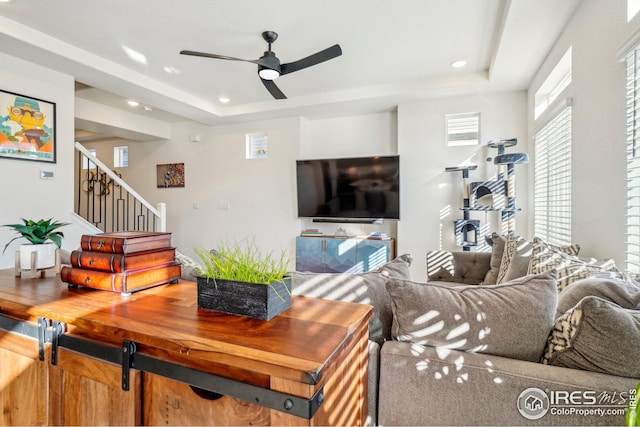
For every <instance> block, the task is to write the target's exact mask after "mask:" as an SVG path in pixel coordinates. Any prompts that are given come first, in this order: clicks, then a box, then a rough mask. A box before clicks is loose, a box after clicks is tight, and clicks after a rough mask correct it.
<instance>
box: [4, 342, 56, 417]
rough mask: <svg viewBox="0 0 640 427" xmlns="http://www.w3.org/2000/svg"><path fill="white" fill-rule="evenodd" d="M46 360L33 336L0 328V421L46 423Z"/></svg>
mask: <svg viewBox="0 0 640 427" xmlns="http://www.w3.org/2000/svg"><path fill="white" fill-rule="evenodd" d="M46 354H47V360H44V361H40V360H39V359H38V343H37V341H36V340H34V339H31V338H26V337H24V336H20V335H16V334H13V333H9V332H6V331H2V330H0V408H2V411H1V412H0V425H3V426H12V425H18V426H23V425H24V426H27V425H29V426H33V425H46V424H47V389H48V387H47V366H48V352H47V353H46Z"/></svg>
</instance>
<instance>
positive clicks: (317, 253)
mask: <svg viewBox="0 0 640 427" xmlns="http://www.w3.org/2000/svg"><path fill="white" fill-rule="evenodd" d="M393 258H395V240H394V239H386V240H377V239H370V238H367V237H348V238H345V237H336V236H324V235H321V236H317V237H316V236H312V237H308V236H298V237H296V270H297V271H311V272H316V273H364V272H366V271H371V270H374V269H376V268H378V267H381V266H382V265H384V264H386V263H387V262H389V261H391V260H392V259H393Z"/></svg>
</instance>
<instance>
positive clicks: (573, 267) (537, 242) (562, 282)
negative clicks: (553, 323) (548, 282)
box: [528, 237, 618, 291]
mask: <svg viewBox="0 0 640 427" xmlns="http://www.w3.org/2000/svg"><path fill="white" fill-rule="evenodd" d="M567 248H571V247H558V246H554V245H550V244H548V243H546V242H545V241H544V240H542V239H539V238H537V237H536V238H535V239H533V251H532V255H531V262H529V271H528V274H540V273H543V272H545V271H548V270H551V269H555V270H557V271H558V291H561V290H562V289H564V288H566V287H567V286H569V285H570V284H572V283H574V282H576V281H578V280H581V279H585V278H587V277H589V276H593V275H595V274H599V273H610V275H611V276H616V275H617V274H618V270H617V269H616V267H615V263H614V262H613V260H601V261H599V260H596V259H594V258H578V257H577V256H575V255H573V253H575V252H574V251H572V250H571V249H567Z"/></svg>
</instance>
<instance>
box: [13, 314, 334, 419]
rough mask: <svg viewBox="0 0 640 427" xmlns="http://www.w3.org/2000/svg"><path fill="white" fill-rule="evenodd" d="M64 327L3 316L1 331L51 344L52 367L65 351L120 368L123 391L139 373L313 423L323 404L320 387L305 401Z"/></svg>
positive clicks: (322, 394)
mask: <svg viewBox="0 0 640 427" xmlns="http://www.w3.org/2000/svg"><path fill="white" fill-rule="evenodd" d="M62 327H63V325H62V324H61V323H58V322H53V326H51V322H49V321H48V320H47V319H40V320H39V324H38V325H34V324H32V323H29V322H24V321H20V320H16V319H13V318H10V317H7V316H3V315H1V314H0V329H4V330H7V331H10V332H14V333H17V334H20V335H25V336H28V337H31V338H34V339H40V338H42V340H43V341H44V342H48V343H52V344H53V346H52V351H53V352H54V353H55V354H52V363H53V364H56V363H57V359H58V354H57V349H58V348H65V349H68V350H72V351H75V352H77V353H81V354H84V355H86V356H90V357H94V358H96V359H100V360H104V361H106V362H109V363H113V364H116V365H121V366H122V379H123V382H122V388H123V390H128V389H129V369H137V370H140V371H143V372H148V373H152V374H156V375H160V376H163V377H166V378H170V379H173V380H176V381H179V382H182V383H185V384H189V385H190V386H193V387H197V388H200V389H203V390H206V391H210V392H213V393H218V394H221V395H225V396H230V397H234V398H236V399H240V400H243V401H245V402H250V403H254V404H256V405H260V406H264V407H267V408H270V409H275V410H278V411H282V412H285V413H289V414H292V415H295V416H298V417H301V418H305V419H311V418H312V417H313V416H314V415H315V413H316V412H317V410H318V409H319V408H320V406H321V405H322V402H323V401H324V388H323V387H320V388H319V389H318V391H317V392H316V394H315V395H314V396H313V397H312V398H311V399H304V398H301V397H298V396H293V395H289V394H286V393H281V392H279V391H275V390H270V389H267V388H263V387H259V386H255V385H252V384H246V383H243V382H241V381H236V380H233V379H230V378H225V377H221V376H218V375H213V374H209V373H206V372H202V371H198V370H196V369H192V368H187V367H185V366H181V365H177V364H174V363H171V362H167V361H164V360H160V359H157V358H154V357H151V356H147V355H144V354H142V353H138V352H137V351H136V347H137V346H136V344H135V343H134V342H132V341H126V340H125V341H124V342H123V345H122V347H120V348H118V347H114V346H110V345H106V344H101V343H98V342H96V341H91V340H88V339H84V338H79V337H74V336H73V335H67V334H64V333H63V332H62V330H63V329H61V328H62ZM40 352H41V355H42V357H41V359H40V360H44V357H43V355H44V345H43V343H41V344H40Z"/></svg>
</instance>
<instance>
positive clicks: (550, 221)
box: [533, 47, 572, 245]
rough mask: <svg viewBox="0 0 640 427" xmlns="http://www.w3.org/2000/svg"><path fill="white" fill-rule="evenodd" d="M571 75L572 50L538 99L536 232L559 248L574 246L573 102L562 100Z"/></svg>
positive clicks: (534, 190)
mask: <svg viewBox="0 0 640 427" xmlns="http://www.w3.org/2000/svg"><path fill="white" fill-rule="evenodd" d="M571 74H572V49H571V47H569V49H567V51H566V52H565V54H564V55H563V56H562V58H560V60H559V61H558V63H557V64H556V66H555V67H554V68H553V70H552V71H551V72H550V73H549V75H548V76H547V78H546V80H545V81H544V83H542V85H541V86H540V88H539V89H538V91H537V92H536V95H535V112H534V117H535V119H536V120H538V119H539V120H540V122H541V123H543V124H536V128H537V130H536V133H535V136H534V141H533V142H534V146H533V150H534V166H533V175H534V177H533V197H534V203H533V207H534V217H533V228H534V230H533V231H534V234H535V236H537V237H540V238H542V239H545V240H547V241H548V242H550V243H553V244H556V245H569V244H571V102H570V100H567V99H562V98H560V96H561V95H562V93H563V92H564V90H565V89H566V88H567V87H568V86H569V85H570V84H571V80H572V78H571Z"/></svg>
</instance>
